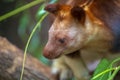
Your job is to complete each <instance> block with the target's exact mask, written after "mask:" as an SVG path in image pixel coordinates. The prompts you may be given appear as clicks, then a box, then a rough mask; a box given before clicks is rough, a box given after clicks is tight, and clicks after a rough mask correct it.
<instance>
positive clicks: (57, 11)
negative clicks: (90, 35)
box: [43, 4, 86, 59]
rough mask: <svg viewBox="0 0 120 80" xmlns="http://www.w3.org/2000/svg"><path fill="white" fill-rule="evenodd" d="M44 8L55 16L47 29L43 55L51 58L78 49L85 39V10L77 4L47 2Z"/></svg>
mask: <svg viewBox="0 0 120 80" xmlns="http://www.w3.org/2000/svg"><path fill="white" fill-rule="evenodd" d="M45 10H47V11H48V12H50V13H52V14H53V15H54V16H55V21H54V22H53V24H52V26H51V28H50V29H49V38H48V42H47V44H46V46H45V48H44V52H43V54H44V56H45V57H47V58H49V59H52V58H57V57H59V56H60V55H62V54H69V53H72V52H74V51H76V50H78V49H80V48H81V47H82V46H83V44H84V42H85V39H86V31H85V30H86V27H85V26H84V23H85V17H86V14H85V11H84V9H83V8H81V7H79V6H75V7H71V6H70V5H61V4H49V5H48V6H46V7H45Z"/></svg>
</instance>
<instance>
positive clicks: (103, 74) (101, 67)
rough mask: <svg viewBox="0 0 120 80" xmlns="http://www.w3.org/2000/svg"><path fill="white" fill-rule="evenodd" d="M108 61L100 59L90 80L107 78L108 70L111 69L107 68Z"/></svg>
mask: <svg viewBox="0 0 120 80" xmlns="http://www.w3.org/2000/svg"><path fill="white" fill-rule="evenodd" d="M109 64H110V62H109V61H108V60H106V59H103V60H101V62H100V63H99V64H98V66H97V68H96V70H95V72H94V74H93V78H92V79H91V80H107V79H108V77H109V72H110V71H111V70H113V69H108V68H109Z"/></svg>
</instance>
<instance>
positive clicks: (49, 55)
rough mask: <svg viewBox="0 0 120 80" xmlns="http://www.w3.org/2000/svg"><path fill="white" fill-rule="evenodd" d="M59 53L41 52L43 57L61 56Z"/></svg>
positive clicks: (54, 57) (53, 57)
mask: <svg viewBox="0 0 120 80" xmlns="http://www.w3.org/2000/svg"><path fill="white" fill-rule="evenodd" d="M61 54H62V53H46V52H44V53H43V55H44V57H46V58H47V59H56V58H59V57H60V56H61Z"/></svg>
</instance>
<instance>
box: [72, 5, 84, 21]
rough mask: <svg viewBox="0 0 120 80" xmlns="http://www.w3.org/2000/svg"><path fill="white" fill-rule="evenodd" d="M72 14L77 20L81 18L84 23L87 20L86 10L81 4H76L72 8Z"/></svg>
mask: <svg viewBox="0 0 120 80" xmlns="http://www.w3.org/2000/svg"><path fill="white" fill-rule="evenodd" d="M71 15H72V16H73V17H74V18H75V19H77V20H80V21H82V22H83V23H84V21H85V11H84V9H83V8H82V7H79V6H74V7H73V8H72V9H71Z"/></svg>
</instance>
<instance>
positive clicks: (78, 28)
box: [44, 0, 120, 80]
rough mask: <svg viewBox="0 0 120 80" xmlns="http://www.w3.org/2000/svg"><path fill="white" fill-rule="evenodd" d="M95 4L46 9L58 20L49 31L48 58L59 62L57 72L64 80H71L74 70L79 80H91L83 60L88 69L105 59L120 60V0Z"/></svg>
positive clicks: (77, 0) (75, 2)
mask: <svg viewBox="0 0 120 80" xmlns="http://www.w3.org/2000/svg"><path fill="white" fill-rule="evenodd" d="M91 1H92V2H90V4H88V3H87V5H84V6H82V4H84V3H86V2H87V0H85V1H83V2H81V1H80V0H71V1H70V2H68V3H67V5H66V4H50V5H48V6H47V7H46V8H45V9H46V10H47V11H48V12H50V13H52V14H53V15H55V17H56V18H55V21H54V23H53V25H52V27H51V28H50V30H49V40H48V43H47V45H46V46H45V48H44V56H45V57H47V58H49V59H55V58H58V59H57V60H55V62H54V66H53V68H55V69H57V71H58V72H59V71H60V70H62V71H61V72H60V74H61V77H60V78H63V79H68V78H67V77H66V76H67V75H68V72H69V70H70V69H71V70H72V72H73V74H74V75H75V77H76V78H77V79H78V80H89V74H88V69H87V68H86V67H85V65H83V63H82V60H81V58H83V61H84V63H85V64H86V66H87V65H88V64H91V63H93V62H94V61H97V60H100V59H101V58H103V57H104V58H108V59H110V60H111V59H114V58H116V57H119V56H120V55H119V54H116V55H114V54H112V53H113V52H119V50H120V48H119V47H120V38H119V35H120V29H119V28H120V26H119V25H120V23H118V22H119V20H120V6H119V5H118V4H120V0H91ZM113 8H114V9H113ZM76 51H77V52H76ZM74 55H75V57H71V56H74ZM76 55H78V56H76ZM118 55H119V56H118ZM69 63H71V64H69ZM72 64H73V65H72ZM68 66H69V67H68ZM69 68H70V69H69ZM64 70H65V71H66V70H67V73H66V72H64ZM91 70H93V69H91ZM53 71H54V70H53ZM55 71H56V70H55ZM57 71H56V72H57ZM83 72H85V73H83ZM86 76H87V77H86Z"/></svg>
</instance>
